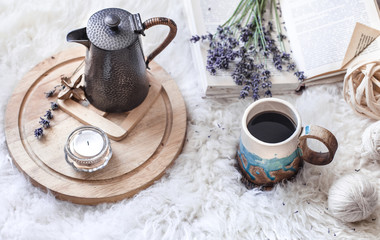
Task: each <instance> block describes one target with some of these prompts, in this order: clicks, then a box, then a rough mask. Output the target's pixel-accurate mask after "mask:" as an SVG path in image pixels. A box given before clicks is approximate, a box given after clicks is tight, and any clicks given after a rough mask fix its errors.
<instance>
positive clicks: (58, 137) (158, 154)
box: [5, 48, 186, 205]
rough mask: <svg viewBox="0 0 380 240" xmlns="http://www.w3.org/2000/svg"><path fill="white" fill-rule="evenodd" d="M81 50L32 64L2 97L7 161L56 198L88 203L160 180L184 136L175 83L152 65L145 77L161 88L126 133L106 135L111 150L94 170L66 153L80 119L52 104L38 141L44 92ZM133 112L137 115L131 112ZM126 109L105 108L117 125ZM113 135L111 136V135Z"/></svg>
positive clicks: (130, 192)
mask: <svg viewBox="0 0 380 240" xmlns="http://www.w3.org/2000/svg"><path fill="white" fill-rule="evenodd" d="M84 54H85V49H84V48H80V49H78V48H74V49H69V50H66V51H63V52H61V53H59V54H57V55H54V56H52V57H51V58H49V59H46V60H45V61H43V62H41V63H40V64H38V65H37V66H36V67H34V68H33V69H32V70H31V71H29V72H28V73H27V74H26V75H25V76H24V78H23V79H22V81H21V82H20V83H19V85H18V86H17V87H16V89H15V91H14V92H13V95H12V97H11V99H10V100H9V102H8V105H7V110H6V118H5V134H6V141H7V144H8V148H9V152H10V154H11V156H12V159H13V162H14V163H15V165H16V166H17V167H18V168H19V170H20V171H21V172H23V173H24V174H25V175H26V176H28V177H29V179H30V180H31V182H32V183H33V185H35V186H38V187H41V188H42V189H43V190H50V191H51V192H52V193H53V194H54V195H55V196H56V197H57V198H58V199H62V200H67V201H71V202H74V203H78V204H86V205H93V204H99V203H103V202H115V201H119V200H121V199H124V198H127V197H131V196H133V195H134V194H136V193H138V192H139V191H140V190H142V189H144V188H146V187H148V186H150V185H151V184H152V183H153V182H154V181H155V180H157V179H159V178H160V177H161V176H162V175H163V174H164V172H165V170H166V169H167V168H168V167H169V166H170V165H171V163H172V162H173V161H174V160H175V158H176V157H177V156H178V155H179V153H180V152H181V150H182V147H183V144H184V139H185V135H186V108H185V103H184V100H183V98H182V95H181V93H180V92H179V89H178V87H177V85H176V83H175V82H174V80H173V79H171V77H170V75H169V74H168V73H167V72H165V71H164V70H163V69H162V68H161V67H160V66H159V65H158V64H156V63H155V62H152V63H151V65H150V67H151V71H150V73H151V77H152V78H154V81H157V82H159V83H160V84H161V86H162V88H161V90H160V94H159V96H158V97H156V100H155V101H154V102H153V103H151V105H152V106H151V107H150V109H149V110H147V112H146V114H145V115H144V116H142V117H141V120H140V121H138V123H137V124H135V125H134V127H133V129H132V128H131V129H132V130H130V131H128V135H127V136H126V137H125V138H117V139H116V140H118V141H114V140H111V147H112V150H113V157H112V159H111V160H110V162H109V163H108V165H107V166H106V167H105V168H104V169H101V170H99V171H97V172H94V173H85V172H78V171H75V170H74V169H73V168H72V167H71V166H69V165H68V164H67V163H66V161H65V158H64V151H63V148H64V144H65V142H66V140H67V137H68V136H69V134H70V133H71V132H72V131H73V130H74V129H76V128H77V127H79V126H82V125H83V124H82V123H80V122H79V121H78V120H77V119H75V118H74V117H72V116H70V115H69V114H67V113H66V112H64V111H62V110H56V111H53V114H54V118H53V119H52V120H51V128H48V129H44V132H45V134H44V136H43V137H42V138H41V139H40V140H38V139H37V138H35V137H34V134H33V131H34V129H36V128H38V127H40V125H39V117H40V116H43V115H44V114H45V112H46V110H48V109H49V107H50V102H52V101H55V100H56V97H52V98H45V94H44V92H48V91H49V90H51V89H52V88H54V86H56V85H58V84H59V83H60V76H61V75H62V74H69V73H72V72H73V71H74V70H75V69H76V67H78V65H79V64H80V62H81V61H83V59H84ZM137 115H138V114H137ZM127 116H128V115H127V114H125V113H122V114H107V115H106V116H105V117H106V118H107V120H108V121H111V122H113V124H115V125H122V124H123V122H125V119H126V117H127ZM111 139H112V138H111Z"/></svg>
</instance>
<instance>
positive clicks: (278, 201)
mask: <svg viewBox="0 0 380 240" xmlns="http://www.w3.org/2000/svg"><path fill="white" fill-rule="evenodd" d="M107 7H119V8H123V9H126V10H128V11H130V12H132V13H137V12H139V13H140V14H141V16H142V18H143V20H145V19H148V18H150V17H156V16H165V17H169V18H172V19H174V20H175V21H176V23H177V25H178V34H177V37H176V38H175V40H174V42H173V43H172V44H171V45H170V46H169V47H168V48H167V49H165V50H164V52H163V53H162V54H160V55H159V56H158V57H157V58H156V61H157V62H158V63H159V64H160V65H162V66H163V67H164V68H165V69H166V70H167V71H168V72H169V73H170V74H171V75H172V76H173V78H174V79H175V81H176V82H177V84H178V86H179V88H180V90H181V92H182V94H183V96H184V98H185V101H186V107H187V111H188V129H187V140H188V141H186V143H185V146H184V149H183V152H182V154H181V155H180V156H179V157H178V158H177V159H176V160H175V162H174V164H173V165H172V166H171V168H170V169H169V170H168V171H167V172H166V174H165V175H164V176H163V177H162V178H161V179H160V180H159V181H157V182H155V183H154V184H153V185H152V186H151V187H149V188H148V189H146V190H143V191H141V192H140V193H139V194H137V195H136V196H134V197H133V198H131V199H125V200H123V201H120V202H118V203H114V204H100V205H97V206H81V205H75V204H72V203H70V202H65V201H60V200H56V199H55V198H54V197H53V196H52V195H51V194H46V193H44V192H42V191H41V190H40V189H38V188H35V187H34V186H32V184H31V183H30V182H29V181H28V180H27V178H25V177H24V176H23V175H22V174H21V173H20V172H19V171H18V170H17V168H16V167H15V166H14V165H13V164H12V161H11V159H10V157H9V154H8V150H7V147H6V144H5V136H4V129H3V127H2V128H1V129H0V144H1V147H0V239H378V236H380V214H379V213H378V212H379V211H377V212H376V213H375V214H373V215H372V216H371V217H370V218H369V219H368V220H366V221H362V222H359V223H355V224H345V223H343V222H341V221H339V220H337V219H335V218H334V217H333V216H332V215H331V213H330V212H329V210H328V209H327V196H328V190H329V187H330V186H331V184H332V183H333V182H334V181H335V180H337V179H339V177H341V176H342V175H344V174H347V173H352V172H354V171H355V169H358V168H359V167H360V166H359V164H360V151H359V147H360V145H361V136H362V133H363V131H364V129H365V128H366V127H367V126H368V125H369V124H371V123H372V122H373V121H372V120H369V119H366V118H363V117H359V116H357V115H355V114H354V113H353V112H352V110H351V109H350V107H349V106H348V104H346V103H345V102H344V100H343V97H342V91H341V90H342V85H341V84H333V85H324V86H317V87H312V88H309V89H307V90H306V91H305V92H303V94H302V95H289V96H279V97H280V98H283V99H286V100H288V101H290V102H291V103H293V104H294V105H295V106H296V107H297V108H298V110H299V112H300V114H301V116H302V118H303V122H304V123H309V124H318V125H321V126H324V127H326V128H328V129H330V130H331V131H332V132H333V133H334V134H335V135H336V137H337V139H338V141H339V149H338V151H337V154H336V157H335V160H334V161H333V162H332V163H331V164H330V165H328V166H323V167H320V166H312V165H310V164H305V166H304V168H303V169H302V171H301V172H300V173H299V174H298V176H297V178H296V179H295V180H294V181H292V182H289V183H287V184H284V185H278V186H277V187H275V188H274V189H273V190H272V191H268V192H262V191H258V190H248V189H246V188H245V186H244V185H243V184H242V183H241V182H240V178H241V176H240V174H239V173H238V172H237V171H236V169H235V167H234V165H235V160H234V159H233V158H234V156H235V152H236V146H237V143H238V139H239V134H240V125H239V124H240V119H241V117H242V114H243V112H244V109H245V108H246V107H247V106H248V105H249V104H250V103H251V102H252V100H251V99H246V100H239V99H237V98H236V99H228V100H227V99H219V100H209V99H202V98H201V94H200V92H199V90H198V88H197V79H198V78H199V74H198V72H197V70H196V69H195V68H194V66H193V60H192V56H191V53H190V42H189V38H190V34H189V30H188V26H187V24H186V20H185V19H186V18H185V15H184V14H185V13H184V8H183V4H182V1H178V0H161V1H153V0H152V1H138V0H137V1H131V0H119V1H117V0H110V1H100V0H97V1H75V0H60V1H58V0H54V1H48V0H39V1H31V0H30V1H29V0H12V1H6V0H0V19H1V21H0V86H1V88H0V94H1V98H0V99H1V100H0V108H1V112H0V118H1V122H3V121H4V114H5V109H6V104H7V101H8V99H9V97H10V96H11V94H12V91H13V89H14V87H15V86H16V84H17V82H18V81H19V80H20V79H21V78H22V76H23V75H24V74H25V73H27V72H28V71H29V70H30V69H31V68H32V67H33V66H34V65H36V64H37V63H39V62H40V61H42V60H43V59H45V58H47V57H49V56H51V55H53V54H55V53H57V52H59V51H61V50H64V49H66V48H70V47H75V46H77V45H76V44H74V43H71V44H70V43H66V41H65V37H66V34H67V33H68V32H69V31H70V30H73V29H76V28H79V27H84V26H85V25H86V22H87V19H88V18H89V17H90V16H91V14H92V13H94V12H96V11H98V10H100V9H102V8H107ZM157 29H158V30H157V31H153V30H149V31H147V36H146V37H145V38H144V40H143V42H144V48H145V51H146V52H150V51H151V50H152V49H153V48H154V47H155V46H156V42H158V41H161V39H163V37H164V36H165V35H166V33H167V32H166V31H167V30H166V28H165V27H163V29H162V30H160V29H159V28H157ZM3 126H4V125H3ZM220 126H221V127H220ZM361 171H362V172H364V173H366V174H368V175H370V176H373V177H374V176H377V175H378V174H377V173H376V172H375V171H373V170H371V169H367V170H366V169H362V170H361ZM376 181H377V184H378V185H380V180H378V179H377V180H376Z"/></svg>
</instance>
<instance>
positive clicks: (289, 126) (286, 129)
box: [247, 111, 296, 143]
mask: <svg viewBox="0 0 380 240" xmlns="http://www.w3.org/2000/svg"><path fill="white" fill-rule="evenodd" d="M247 127H248V131H249V132H250V133H251V134H252V136H254V137H255V138H257V139H259V140H261V141H263V142H267V143H279V142H282V141H284V140H286V139H288V138H289V137H290V136H291V135H292V134H293V133H294V131H295V130H296V125H295V124H294V123H293V121H292V120H291V119H290V118H289V117H288V116H286V115H284V114H282V113H280V112H274V111H271V112H262V113H259V114H257V115H255V116H254V117H253V118H252V119H251V120H250V121H249V123H248V125H247Z"/></svg>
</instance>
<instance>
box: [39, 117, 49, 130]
mask: <svg viewBox="0 0 380 240" xmlns="http://www.w3.org/2000/svg"><path fill="white" fill-rule="evenodd" d="M40 119H41V120H40V121H39V123H40V124H41V125H42V126H43V127H44V128H49V127H50V121H49V120H46V119H44V118H42V117H40Z"/></svg>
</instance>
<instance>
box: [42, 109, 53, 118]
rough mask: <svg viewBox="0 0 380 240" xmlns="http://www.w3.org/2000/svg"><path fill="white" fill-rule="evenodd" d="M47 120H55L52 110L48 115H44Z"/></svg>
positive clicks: (47, 112)
mask: <svg viewBox="0 0 380 240" xmlns="http://www.w3.org/2000/svg"><path fill="white" fill-rule="evenodd" d="M44 116H45V117H46V118H47V119H49V120H50V119H52V118H53V113H52V112H51V110H50V109H49V110H47V111H46V114H45V115H44Z"/></svg>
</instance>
